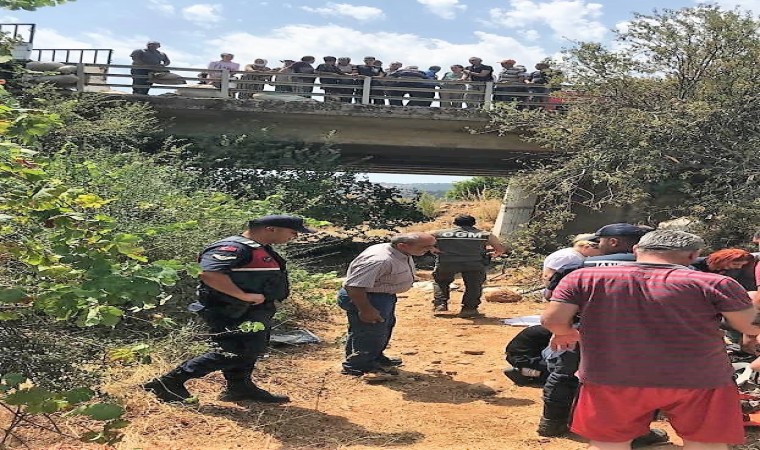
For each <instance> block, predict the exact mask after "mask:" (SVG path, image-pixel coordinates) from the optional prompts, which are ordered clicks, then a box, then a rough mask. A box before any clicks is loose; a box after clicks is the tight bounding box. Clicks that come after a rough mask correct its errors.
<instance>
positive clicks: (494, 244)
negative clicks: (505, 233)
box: [488, 234, 509, 258]
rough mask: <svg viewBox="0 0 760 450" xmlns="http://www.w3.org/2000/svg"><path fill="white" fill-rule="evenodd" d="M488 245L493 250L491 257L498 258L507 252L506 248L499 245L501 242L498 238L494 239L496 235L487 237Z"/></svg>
mask: <svg viewBox="0 0 760 450" xmlns="http://www.w3.org/2000/svg"><path fill="white" fill-rule="evenodd" d="M488 245H490V246H491V248H493V254H492V255H491V256H493V257H494V258H498V257H499V256H501V255H503V254H504V253H508V252H509V250H508V249H507V247H506V246H505V245H504V244H502V243H501V241H500V240H499V238H498V237H496V235H493V234H489V235H488Z"/></svg>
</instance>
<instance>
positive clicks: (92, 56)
mask: <svg viewBox="0 0 760 450" xmlns="http://www.w3.org/2000/svg"><path fill="white" fill-rule="evenodd" d="M112 57H113V49H111V48H35V49H33V50H32V59H33V60H35V61H54V62H62V63H68V64H77V63H85V62H88V63H89V62H91V63H93V64H111V58H112Z"/></svg>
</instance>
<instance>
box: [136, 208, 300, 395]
mask: <svg viewBox="0 0 760 450" xmlns="http://www.w3.org/2000/svg"><path fill="white" fill-rule="evenodd" d="M299 232H301V233H312V232H313V230H311V229H309V228H306V227H305V226H304V225H303V219H301V218H300V217H295V216H285V215H274V216H264V217H260V218H258V219H254V220H252V221H250V222H249V225H248V230H246V231H245V232H244V233H243V234H242V235H238V236H230V237H227V238H224V239H221V240H219V241H216V242H214V243H213V244H211V245H209V246H208V247H206V248H205V249H204V250H203V251H201V253H200V255H199V256H198V262H199V263H200V265H201V269H202V270H203V272H202V273H201V276H200V279H201V282H200V284H199V286H198V302H196V303H193V304H192V305H191V306H190V309H191V311H193V312H197V313H198V315H199V316H200V317H201V318H202V319H203V320H204V322H206V324H207V325H208V327H209V328H210V331H211V335H212V339H213V341H214V342H215V343H216V345H217V347H218V349H214V350H212V351H210V352H208V353H205V354H203V355H201V356H198V357H195V358H192V359H190V360H187V361H185V362H183V363H182V364H180V365H179V367H177V368H176V369H174V370H173V371H171V372H169V373H168V374H166V375H164V376H162V377H161V378H158V379H155V380H153V381H151V382H149V383H147V384H146V385H145V388H146V389H147V390H150V391H152V392H154V393H155V394H156V395H158V396H159V397H160V398H161V399H163V400H167V401H171V400H185V399H187V398H189V397H190V394H189V392H188V391H187V389H185V387H184V382H185V381H187V380H189V379H191V378H200V377H202V376H204V375H207V374H209V373H211V372H215V371H217V370H221V371H222V374H223V375H224V378H225V380H226V381H227V390H226V392H225V394H224V397H225V399H227V400H256V401H262V402H269V403H282V402H285V401H287V400H288V398H287V397H285V396H279V395H274V394H271V393H269V392H267V391H265V390H263V389H261V388H258V387H257V386H256V385H254V384H253V382H252V381H251V374H252V372H253V367H254V365H255V364H256V360H257V359H258V358H259V357H260V356H261V355H262V354H264V353H265V352H266V348H267V345H268V343H269V332H270V329H271V325H272V317H273V316H274V314H275V312H276V306H275V302H276V301H280V300H284V299H286V298H287V297H288V295H289V294H290V286H289V282H288V273H287V269H286V263H285V260H284V259H283V258H282V257H281V256H280V255H279V254H278V253H277V252H276V251H275V250H274V249H273V248H272V246H271V244H282V243H285V242H287V241H289V240H291V239H293V238H294V237H296V236H297V235H298V233H299ZM245 322H253V323H260V324H261V325H263V327H264V329H263V330H260V331H256V332H244V331H242V330H241V329H240V325H241V324H243V323H245Z"/></svg>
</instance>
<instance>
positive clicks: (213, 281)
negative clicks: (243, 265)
mask: <svg viewBox="0 0 760 450" xmlns="http://www.w3.org/2000/svg"><path fill="white" fill-rule="evenodd" d="M200 279H201V281H203V283H204V284H205V285H206V286H208V287H210V288H212V289H214V290H217V291H219V292H221V293H222V294H227V295H229V296H230V297H235V298H236V299H238V300H242V301H244V302H246V303H253V304H254V305H258V304H260V303H264V300H266V299H265V298H264V296H263V295H262V294H254V293H249V292H244V291H243V290H241V289H240V288H239V287H238V286H237V285H236V284H235V283H233V282H232V279H230V277H229V275H227V274H226V273H223V272H201V274H200Z"/></svg>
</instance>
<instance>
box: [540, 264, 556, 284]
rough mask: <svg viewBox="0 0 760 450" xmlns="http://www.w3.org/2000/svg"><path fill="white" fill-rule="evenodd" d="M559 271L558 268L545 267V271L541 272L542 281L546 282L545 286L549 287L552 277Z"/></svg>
mask: <svg viewBox="0 0 760 450" xmlns="http://www.w3.org/2000/svg"><path fill="white" fill-rule="evenodd" d="M555 273H557V271H556V270H554V269H550V268H548V267H547V268H545V269H544V271H543V272H541V281H542V282H543V283H544V287H549V281H550V280H551V279H552V276H554V274H555Z"/></svg>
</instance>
